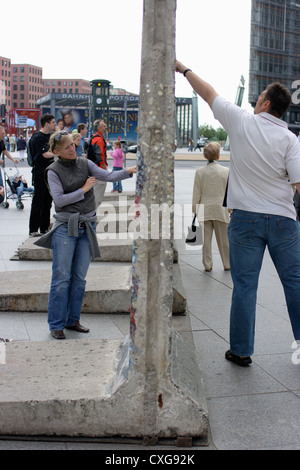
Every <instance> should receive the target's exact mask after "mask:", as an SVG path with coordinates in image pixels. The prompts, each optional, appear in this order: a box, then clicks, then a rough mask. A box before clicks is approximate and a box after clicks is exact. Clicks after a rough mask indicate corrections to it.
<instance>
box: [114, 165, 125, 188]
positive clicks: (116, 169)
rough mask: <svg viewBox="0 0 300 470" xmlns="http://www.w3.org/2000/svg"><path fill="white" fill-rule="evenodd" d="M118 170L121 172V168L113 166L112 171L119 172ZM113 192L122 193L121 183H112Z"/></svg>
mask: <svg viewBox="0 0 300 470" xmlns="http://www.w3.org/2000/svg"><path fill="white" fill-rule="evenodd" d="M119 170H123V168H122V167H121V166H113V169H112V171H119ZM113 190H114V191H123V188H122V181H114V182H113Z"/></svg>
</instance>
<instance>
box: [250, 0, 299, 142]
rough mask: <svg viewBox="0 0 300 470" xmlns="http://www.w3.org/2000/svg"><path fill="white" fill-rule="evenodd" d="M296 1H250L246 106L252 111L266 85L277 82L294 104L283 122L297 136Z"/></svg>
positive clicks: (297, 64)
mask: <svg viewBox="0 0 300 470" xmlns="http://www.w3.org/2000/svg"><path fill="white" fill-rule="evenodd" d="M298 1H299V3H297V1H296V2H295V1H292V0H252V12H251V40H250V68H249V103H250V104H251V105H252V106H253V107H254V106H255V103H256V101H257V98H258V97H259V95H260V94H261V92H262V91H263V90H264V89H265V88H266V87H267V85H268V84H269V83H272V82H274V81H280V82H281V83H283V84H284V85H286V86H287V88H288V89H289V90H290V92H291V94H292V101H293V104H292V105H291V106H290V108H289V110H288V112H287V113H286V115H285V116H284V120H285V121H287V123H288V125H289V129H290V130H291V131H293V132H295V133H296V134H297V135H298V133H299V131H300V104H299V103H300V99H299V96H300V90H299V92H298V93H297V89H300V0H298ZM297 81H298V83H297ZM298 102H299V103H298Z"/></svg>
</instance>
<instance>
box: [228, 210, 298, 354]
mask: <svg viewBox="0 0 300 470" xmlns="http://www.w3.org/2000/svg"><path fill="white" fill-rule="evenodd" d="M228 237H229V247H230V267H231V275H232V280H233V286H234V287H233V294H232V303H231V312H230V350H231V352H232V353H233V354H236V355H237V356H251V354H253V351H254V334H255V313H256V295H257V287H258V278H259V273H260V270H261V266H262V261H263V256H264V252H265V248H266V246H267V247H268V250H269V253H270V256H271V258H272V261H273V263H274V265H275V268H276V270H277V273H278V275H279V278H280V280H281V283H282V285H283V288H284V293H285V298H286V303H287V309H288V312H289V316H290V321H291V325H292V330H293V334H294V337H295V339H296V340H299V339H300V226H299V222H297V221H295V220H292V219H290V218H287V217H282V216H276V215H268V214H260V213H257V212H248V211H240V210H234V211H233V214H232V217H231V221H230V224H229V228H228Z"/></svg>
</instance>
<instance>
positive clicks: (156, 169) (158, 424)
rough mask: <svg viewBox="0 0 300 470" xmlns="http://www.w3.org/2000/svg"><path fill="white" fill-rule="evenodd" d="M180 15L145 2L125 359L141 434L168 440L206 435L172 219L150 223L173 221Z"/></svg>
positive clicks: (172, 5)
mask: <svg viewBox="0 0 300 470" xmlns="http://www.w3.org/2000/svg"><path fill="white" fill-rule="evenodd" d="M175 13H176V0H144V21H143V42H142V64H141V81H140V112H139V123H138V139H139V140H138V142H139V149H138V154H137V158H138V174H137V187H136V203H137V214H136V216H137V220H139V218H142V217H143V218H144V221H143V223H144V225H145V214H148V218H147V227H146V230H144V231H143V236H141V237H140V238H138V239H137V240H136V241H135V244H134V256H133V274H132V304H131V324H130V346H129V348H130V352H129V354H128V356H127V358H128V362H127V367H128V369H127V372H128V377H130V376H131V379H133V383H135V385H136V386H135V399H136V400H137V401H139V400H140V408H139V413H140V417H141V420H140V422H139V424H138V426H139V433H141V434H142V435H144V436H145V435H147V436H164V437H176V436H178V435H180V436H182V435H184V436H201V435H204V434H206V432H207V413H206V405H205V398H204V394H203V389H202V381H201V377H200V372H199V369H198V365H197V362H196V360H195V357H194V351H193V349H190V348H189V347H188V345H186V344H185V343H184V341H183V340H182V338H181V337H180V336H179V335H177V334H176V333H175V332H174V331H173V330H172V328H171V316H172V302H173V287H172V286H173V284H172V281H173V279H172V277H173V214H171V217H170V232H169V234H168V233H165V232H164V231H163V229H162V226H160V227H159V228H157V230H153V223H154V222H153V220H152V218H151V214H153V210H152V209H153V207H156V208H157V207H160V208H163V207H164V210H161V211H160V219H161V220H162V219H165V220H166V219H168V216H169V215H170V211H171V209H172V205H173V203H174V156H173V151H174V142H175V107H176V102H175V95H174V90H175V82H174V65H175V16H176V15H175ZM145 208H146V210H145ZM125 375H126V374H125ZM128 377H127V378H128ZM123 393H124V391H123Z"/></svg>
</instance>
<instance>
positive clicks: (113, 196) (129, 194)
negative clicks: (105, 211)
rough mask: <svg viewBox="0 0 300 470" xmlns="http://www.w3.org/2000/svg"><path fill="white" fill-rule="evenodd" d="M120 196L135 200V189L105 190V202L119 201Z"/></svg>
mask: <svg viewBox="0 0 300 470" xmlns="http://www.w3.org/2000/svg"><path fill="white" fill-rule="evenodd" d="M120 197H123V198H125V197H126V198H127V199H128V200H132V202H134V200H135V191H123V192H122V193H118V192H114V193H111V192H105V193H104V198H103V202H110V201H117V200H119V198H120Z"/></svg>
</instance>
